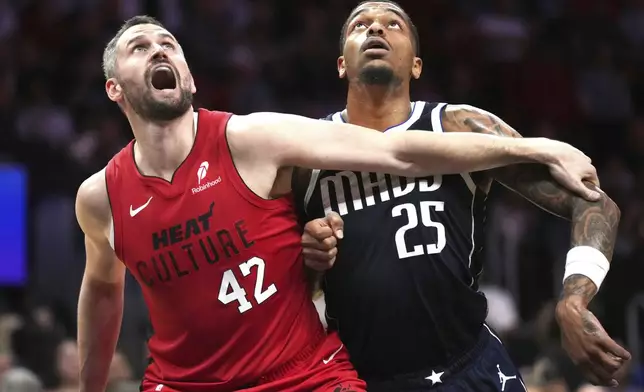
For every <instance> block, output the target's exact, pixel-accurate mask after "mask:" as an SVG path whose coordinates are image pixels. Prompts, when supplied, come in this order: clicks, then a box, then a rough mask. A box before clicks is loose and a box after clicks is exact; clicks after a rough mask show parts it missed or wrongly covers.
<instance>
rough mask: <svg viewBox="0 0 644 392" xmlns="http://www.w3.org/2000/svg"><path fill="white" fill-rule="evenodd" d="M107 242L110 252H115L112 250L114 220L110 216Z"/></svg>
mask: <svg viewBox="0 0 644 392" xmlns="http://www.w3.org/2000/svg"><path fill="white" fill-rule="evenodd" d="M108 241H109V242H110V247H111V248H112V250H114V251H116V249H115V248H114V218H113V217H111V216H110V234H109V237H108Z"/></svg>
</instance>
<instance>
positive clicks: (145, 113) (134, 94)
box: [121, 82, 193, 122]
mask: <svg viewBox="0 0 644 392" xmlns="http://www.w3.org/2000/svg"><path fill="white" fill-rule="evenodd" d="M177 83H179V82H177ZM121 85H122V86H123V90H124V92H125V99H127V101H128V102H129V103H130V105H131V106H132V109H133V110H134V111H135V112H136V113H137V114H138V115H139V116H141V118H143V119H145V120H149V121H162V122H164V121H171V120H174V119H176V118H179V117H181V116H182V115H183V114H185V113H186V112H187V111H188V109H190V106H191V105H192V98H193V97H192V92H191V91H190V89H187V88H183V87H182V86H181V85H180V84H179V89H180V92H181V94H180V95H179V97H178V98H172V99H169V100H168V99H163V100H160V99H157V98H155V97H154V96H153V95H152V93H153V91H152V87H149V88H146V86H134V85H130V84H129V83H121Z"/></svg>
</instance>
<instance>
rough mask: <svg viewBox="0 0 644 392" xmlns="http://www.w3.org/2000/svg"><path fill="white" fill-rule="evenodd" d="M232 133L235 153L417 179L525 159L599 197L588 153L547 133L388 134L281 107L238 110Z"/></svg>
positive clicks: (283, 163) (586, 194) (269, 162)
mask: <svg viewBox="0 0 644 392" xmlns="http://www.w3.org/2000/svg"><path fill="white" fill-rule="evenodd" d="M228 135H229V139H228V141H229V144H230V145H231V149H232V150H233V154H234V155H235V157H236V159H242V160H243V159H251V158H252V159H256V160H265V165H268V166H274V165H277V166H278V168H283V167H294V166H299V167H306V168H316V169H329V170H355V171H372V172H385V173H391V174H397V175H403V176H409V177H412V176H413V177H420V176H427V175H431V174H453V173H462V172H467V171H479V170H486V169H491V168H495V167H500V166H503V165H510V164H516V163H522V162H532V163H543V164H547V165H549V166H550V167H551V168H557V170H559V171H560V172H561V173H563V174H562V177H565V178H566V180H565V182H566V185H567V186H569V187H570V188H572V189H573V190H574V191H575V192H578V193H579V194H581V195H583V196H584V197H588V198H591V199H592V198H596V197H597V195H593V192H590V191H589V190H588V189H587V188H586V187H584V186H583V184H582V181H581V180H582V178H586V177H588V178H591V179H593V178H595V172H594V167H592V165H591V164H590V160H589V158H588V157H586V156H585V155H583V153H581V152H580V151H578V150H576V149H574V148H573V147H571V146H569V145H567V144H565V143H560V142H556V141H552V140H548V139H543V138H540V139H509V138H503V137H499V136H497V135H490V134H480V133H479V134H474V133H457V134H439V133H434V132H427V131H413V130H412V131H406V132H395V133H386V134H385V133H381V132H377V131H374V130H370V129H367V128H363V127H359V126H356V125H350V124H339V123H334V122H330V121H319V120H312V119H308V118H305V117H300V116H295V115H287V114H277V113H256V114H251V115H248V116H234V117H233V118H231V120H230V122H229V123H228ZM244 154H246V155H252V157H251V156H246V157H244Z"/></svg>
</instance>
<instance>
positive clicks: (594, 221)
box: [442, 105, 629, 385]
mask: <svg viewBox="0 0 644 392" xmlns="http://www.w3.org/2000/svg"><path fill="white" fill-rule="evenodd" d="M442 124H443V128H444V130H445V131H446V132H476V133H485V134H492V135H499V136H507V137H521V135H520V134H519V133H518V132H517V131H515V130H514V129H513V128H512V127H510V126H509V125H508V124H506V123H505V122H504V121H502V120H501V119H499V118H498V117H496V116H495V115H493V114H491V113H488V112H486V111H484V110H481V109H477V108H474V107H472V106H467V105H450V106H447V107H446V109H445V111H444V112H443V115H442ZM477 179H478V178H477ZM492 179H494V180H497V181H498V182H500V183H501V184H503V185H504V186H505V187H507V188H509V189H511V190H513V191H515V192H517V193H518V194H520V195H521V196H523V197H524V198H526V199H527V200H529V201H530V202H532V203H533V204H535V205H537V206H538V207H540V208H542V209H544V210H546V211H548V212H550V213H552V214H554V215H557V216H559V217H561V218H564V219H567V220H569V221H570V222H571V224H572V228H571V229H572V233H571V247H576V246H590V247H593V248H595V249H597V250H599V251H600V252H601V253H602V254H603V255H604V256H605V257H606V259H607V260H609V261H610V260H611V258H612V256H613V248H614V246H615V240H616V237H617V226H618V224H619V218H620V211H619V208H618V207H617V205H616V204H615V202H614V201H613V200H611V199H610V197H608V196H607V195H606V194H605V193H603V192H600V193H601V198H600V199H599V200H597V201H594V202H591V201H587V200H584V199H582V198H580V197H577V196H576V195H574V194H572V193H571V192H569V191H568V190H566V189H565V188H563V187H562V186H560V185H559V184H558V183H557V182H556V181H555V180H554V179H553V177H552V176H551V175H550V173H549V171H548V169H547V168H546V167H545V166H542V165H537V164H527V165H513V166H507V167H503V168H499V169H494V170H491V171H488V172H486V173H485V175H484V178H483V180H484V182H483V183H481V182H480V181H479V183H478V185H479V186H482V187H484V188H489V185H490V183H491V180H492ZM585 184H586V186H587V187H589V188H592V189H598V188H597V187H596V184H594V183H591V182H586V183H585ZM597 289H598V288H597V287H596V286H595V284H594V283H593V281H592V280H590V279H589V278H588V277H586V276H584V275H579V274H575V275H571V276H569V277H568V278H567V279H566V280H565V282H564V285H563V291H562V296H561V298H560V301H559V304H558V306H557V319H558V321H559V324H560V326H561V329H562V339H563V345H564V348H565V349H566V350H567V351H568V353H569V355H570V356H571V358H572V359H573V361H575V362H576V363H578V364H579V365H580V366H581V367H582V370H584V371H585V373H586V375H587V377H588V378H589V379H590V380H591V381H592V382H593V383H596V384H602V385H614V382H615V381H614V380H613V378H612V374H613V373H614V371H615V370H617V369H618V368H619V367H620V366H621V364H622V363H621V361H619V360H618V359H619V358H623V359H628V357H629V354H628V352H627V351H626V350H624V349H623V348H621V347H620V346H619V345H617V343H615V342H614V341H612V339H610V338H609V337H608V335H607V334H606V333H605V331H604V330H603V328H602V326H601V324H600V323H599V321H597V319H596V318H595V317H594V316H593V314H592V313H591V312H590V311H588V310H587V306H588V303H589V302H590V301H591V300H592V298H593V297H594V296H595V294H596V292H597ZM606 353H610V354H612V355H613V357H612V358H611V357H610V356H607V355H606Z"/></svg>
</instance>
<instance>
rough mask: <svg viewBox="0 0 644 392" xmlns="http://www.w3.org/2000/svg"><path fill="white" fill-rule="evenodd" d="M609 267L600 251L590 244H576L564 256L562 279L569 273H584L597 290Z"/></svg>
mask: <svg viewBox="0 0 644 392" xmlns="http://www.w3.org/2000/svg"><path fill="white" fill-rule="evenodd" d="M609 269H610V263H609V262H608V259H607V258H606V256H604V254H603V253H602V252H600V251H599V250H597V249H595V248H593V247H591V246H576V247H574V248H572V249H570V250H569V251H568V254H567V256H566V269H565V271H564V277H563V281H564V282H565V281H566V279H568V277H569V276H571V275H584V276H585V277H587V278H588V279H590V280H592V281H593V283H594V284H595V286H596V287H597V291H599V287H600V286H601V284H602V282H603V281H604V278H605V277H606V274H607V273H608V270H609Z"/></svg>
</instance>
